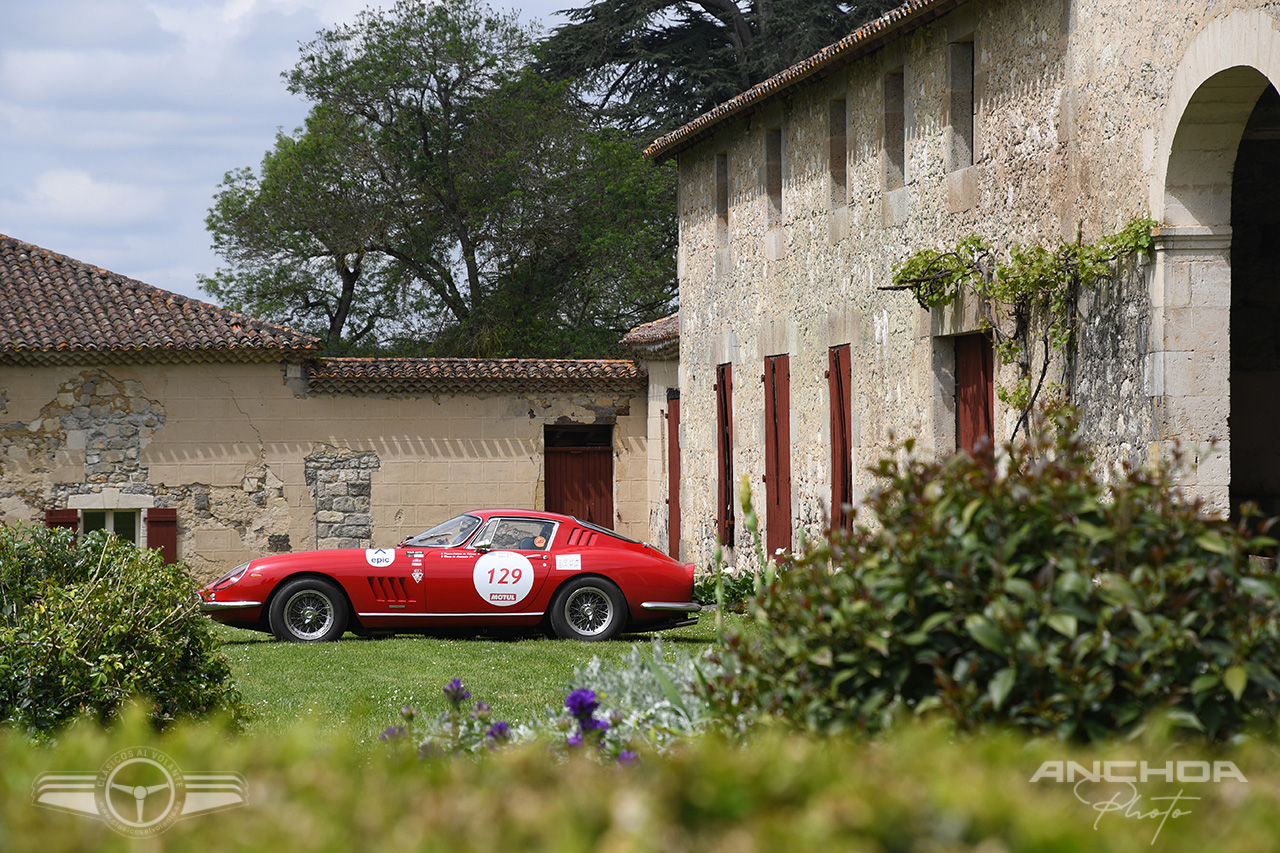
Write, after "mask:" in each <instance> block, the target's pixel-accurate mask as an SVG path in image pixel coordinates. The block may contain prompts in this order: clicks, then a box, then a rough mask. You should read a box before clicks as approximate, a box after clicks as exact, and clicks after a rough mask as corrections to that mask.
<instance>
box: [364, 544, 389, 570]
mask: <svg viewBox="0 0 1280 853" xmlns="http://www.w3.org/2000/svg"><path fill="white" fill-rule="evenodd" d="M364 558H365V560H366V561H367V562H368V563H369V565H371V566H373V567H374V568H377V569H380V568H382V567H383V566H389V565H391V564H392V563H394V562H395V561H396V552H395V549H393V548H366V549H365V552H364Z"/></svg>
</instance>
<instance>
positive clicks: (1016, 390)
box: [883, 216, 1156, 436]
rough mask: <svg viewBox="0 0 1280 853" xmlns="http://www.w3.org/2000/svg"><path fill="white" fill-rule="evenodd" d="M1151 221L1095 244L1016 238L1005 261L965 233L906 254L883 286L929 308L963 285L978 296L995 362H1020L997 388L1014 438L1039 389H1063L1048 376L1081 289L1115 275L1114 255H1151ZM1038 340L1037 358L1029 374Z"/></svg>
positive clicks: (1070, 332)
mask: <svg viewBox="0 0 1280 853" xmlns="http://www.w3.org/2000/svg"><path fill="white" fill-rule="evenodd" d="M1155 224H1156V223H1155V222H1154V221H1153V220H1152V219H1150V218H1149V217H1147V216H1138V217H1135V218H1133V219H1131V220H1130V221H1129V222H1128V223H1127V224H1126V225H1125V226H1124V227H1123V228H1121V229H1120V230H1119V231H1117V232H1116V233H1114V234H1108V235H1107V236H1105V237H1102V238H1100V239H1099V240H1097V241H1096V242H1093V243H1086V242H1084V239H1083V237H1082V235H1081V233H1080V230H1079V229H1077V231H1076V238H1075V240H1074V241H1071V242H1068V241H1066V240H1062V239H1059V240H1058V242H1057V243H1056V244H1055V245H1052V246H1044V245H1041V244H1039V243H1030V244H1025V245H1016V244H1015V245H1012V246H1010V247H1009V248H1008V250H1007V260H1004V261H998V260H997V258H996V252H995V249H994V248H993V246H992V245H991V243H990V242H989V241H987V240H986V239H984V238H983V237H979V236H976V235H970V236H968V237H965V238H964V239H962V240H960V241H959V242H957V243H956V244H955V246H953V247H951V248H949V249H942V250H935V249H923V250H921V251H919V252H916V253H915V254H913V255H911V256H910V257H908V258H907V259H906V260H905V261H904V262H903V263H902V264H901V265H899V266H898V267H897V268H896V269H895V270H894V273H893V284H892V285H890V286H888V287H886V288H883V289H886V290H910V291H911V292H912V294H913V295H914V296H915V298H916V301H917V302H919V303H920V304H921V305H922V306H924V307H926V308H936V307H939V306H943V305H951V304H952V303H954V302H955V301H956V300H957V299H959V298H960V297H961V296H962V295H963V294H964V292H965V291H969V292H970V293H972V294H974V295H975V296H977V297H978V304H979V306H980V308H979V310H980V312H981V324H982V330H983V331H985V332H988V333H990V334H991V336H992V340H993V344H994V348H995V352H996V355H997V356H998V357H999V359H1000V362H1001V363H1002V364H1016V365H1017V366H1018V380H1017V382H1015V383H1014V384H1013V385H1012V386H1004V385H1001V386H999V387H997V389H996V394H997V396H998V397H999V398H1000V399H1001V401H1003V402H1004V403H1006V404H1007V405H1009V406H1012V407H1014V408H1016V409H1017V410H1018V411H1019V412H1020V416H1019V419H1018V423H1017V424H1016V425H1015V426H1014V429H1013V435H1014V436H1017V434H1018V431H1019V430H1020V429H1026V426H1027V420H1028V417H1029V414H1030V412H1031V410H1032V409H1033V408H1034V407H1035V405H1036V403H1037V401H1038V400H1039V398H1040V396H1041V394H1042V393H1043V392H1045V391H1046V390H1050V391H1052V390H1057V391H1061V390H1062V389H1061V388H1060V387H1057V386H1055V385H1053V384H1049V383H1047V382H1046V379H1047V377H1048V373H1049V366H1050V364H1051V363H1052V356H1053V354H1055V353H1066V354H1067V355H1068V357H1069V358H1073V357H1074V350H1075V347H1074V344H1075V336H1076V328H1077V325H1078V323H1079V314H1078V311H1077V308H1076V305H1077V300H1078V297H1079V294H1080V292H1081V290H1082V289H1087V288H1092V287H1094V286H1095V285H1096V284H1097V283H1098V282H1099V281H1101V280H1103V279H1109V278H1113V277H1114V276H1115V274H1116V270H1115V264H1116V261H1117V260H1118V259H1119V258H1121V257H1124V256H1126V255H1134V254H1139V253H1141V254H1147V253H1149V252H1150V251H1151V248H1152V240H1151V229H1152V228H1153V227H1155ZM1037 346H1039V348H1040V349H1041V357H1040V364H1039V370H1038V375H1036V376H1035V377H1034V380H1033V376H1032V373H1033V355H1034V350H1035V348H1036V347H1037Z"/></svg>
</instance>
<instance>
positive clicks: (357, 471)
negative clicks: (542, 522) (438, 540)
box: [0, 364, 652, 578]
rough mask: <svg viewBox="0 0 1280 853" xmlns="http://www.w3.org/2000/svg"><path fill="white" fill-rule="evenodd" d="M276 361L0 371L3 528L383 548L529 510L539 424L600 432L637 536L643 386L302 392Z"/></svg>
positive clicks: (221, 556) (625, 522) (202, 570)
mask: <svg viewBox="0 0 1280 853" xmlns="http://www.w3.org/2000/svg"><path fill="white" fill-rule="evenodd" d="M303 388H304V386H302V385H301V384H300V383H299V381H298V380H297V379H296V378H287V377H286V370H285V368H284V367H283V366H282V365H279V364H190V365H111V366H102V367H93V368H85V367H74V366H67V367H13V366H4V367H0V389H2V391H0V521H6V522H10V521H21V522H26V523H37V522H40V521H42V520H43V513H44V510H45V509H48V508H55V507H56V508H62V507H71V508H96V509H133V508H143V509H145V508H148V507H170V508H174V509H176V510H177V511H178V555H179V557H180V558H181V559H183V560H186V561H187V562H188V563H189V564H190V565H191V567H192V569H193V571H194V572H195V574H196V575H198V576H199V577H202V578H208V577H211V576H216V575H217V574H219V573H221V572H222V571H225V570H226V569H227V568H229V567H230V566H233V565H235V564H236V563H238V562H242V561H243V560H246V559H249V558H250V557H253V556H256V555H259V554H263V553H268V552H273V551H287V550H304V549H307V548H317V547H333V546H340V545H343V546H345V545H358V546H363V545H387V544H395V543H396V542H399V541H401V539H403V538H404V537H405V536H408V535H411V534H414V533H418V532H420V531H422V530H424V529H426V528H427V527H429V526H431V525H432V524H435V523H436V522H438V521H441V520H443V519H444V518H447V517H449V516H451V515H453V514H456V513H459V512H462V511H465V510H467V509H473V508H479V507H484V506H495V505H501V506H512V507H529V508H539V507H541V506H542V501H543V462H542V460H543V428H544V426H546V425H548V424H564V423H582V424H595V423H611V424H613V425H614V428H613V434H614V482H615V498H614V507H615V516H616V518H615V526H616V528H617V529H618V530H619V532H622V533H624V534H627V535H629V536H633V537H636V538H649V537H650V531H649V520H650V510H649V504H648V501H649V499H650V494H649V492H650V484H649V479H650V478H651V476H652V472H649V471H648V468H647V466H648V462H647V443H648V436H647V429H648V425H647V420H648V412H647V401H646V399H645V397H644V396H643V395H640V396H637V397H635V398H629V397H627V396H625V395H614V394H608V393H601V394H580V395H565V396H555V395H546V394H502V395H499V394H493V395H484V394H474V395H448V394H441V395H436V396H405V397H388V396H385V395H383V396H364V397H357V396H349V395H312V396H307V395H305V394H303V393H301V391H302V390H303Z"/></svg>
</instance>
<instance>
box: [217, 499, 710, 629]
mask: <svg viewBox="0 0 1280 853" xmlns="http://www.w3.org/2000/svg"><path fill="white" fill-rule="evenodd" d="M200 596H201V598H202V599H203V608H204V610H205V612H207V613H208V614H209V615H210V616H211V617H212V618H214V619H215V620H217V621H219V622H223V623H225V624H227V625H235V626H237V627H240V628H251V629H254V630H258V631H270V632H271V633H273V634H275V635H276V636H277V637H279V638H280V639H281V640H289V641H294V642H316V641H320V640H336V639H337V638H338V637H341V636H342V634H343V632H344V631H347V630H351V631H354V632H356V633H357V634H380V633H392V632H396V631H429V630H432V629H439V628H448V627H457V626H465V627H477V628H483V627H494V626H525V627H535V626H545V625H549V626H550V628H551V630H552V631H553V632H554V633H555V634H556V635H557V636H560V637H564V638H572V639H578V640H608V639H610V638H612V637H616V636H617V635H618V634H620V633H621V632H622V631H623V630H633V631H652V630H656V629H660V628H670V627H674V626H677V625H685V624H689V623H691V622H692V621H694V616H693V614H694V613H695V612H696V611H697V610H699V609H700V608H699V606H698V605H697V604H696V603H695V602H694V601H693V600H692V598H693V564H692V563H680V562H677V561H675V560H673V559H671V558H670V557H668V556H667V555H666V554H663V553H661V552H659V551H656V550H654V548H653V547H652V546H650V545H647V544H644V543H642V542H636V541H635V540H633V539H628V538H626V537H625V536H621V535H619V534H617V533H614V532H613V531H612V530H606V529H605V528H603V527H598V526H596V525H594V524H590V523H588V522H585V521H579V520H578V519H576V518H573V517H571V516H567V515H556V514H554V513H548V512H532V511H529V510H495V509H490V510H477V511H475V512H468V513H464V514H463V515H460V516H458V517H457V518H451V519H449V520H448V521H446V522H444V523H443V524H439V525H437V526H435V527H433V528H431V529H430V530H428V531H426V532H425V533H420V534H418V535H417V536H412V537H410V538H408V539H406V540H405V541H403V542H401V543H400V544H399V545H397V546H396V547H395V548H367V549H366V548H340V549H335V550H328V551H304V552H299V553H296V554H273V555H271V556H268V557H259V558H257V559H256V560H250V561H249V562H247V563H244V564H242V565H239V566H236V567H235V568H234V569H232V570H231V571H229V572H227V573H226V574H225V575H223V576H222V577H221V578H219V579H218V580H216V581H214V582H213V583H211V584H209V586H207V587H205V588H204V589H203V590H201V591H200Z"/></svg>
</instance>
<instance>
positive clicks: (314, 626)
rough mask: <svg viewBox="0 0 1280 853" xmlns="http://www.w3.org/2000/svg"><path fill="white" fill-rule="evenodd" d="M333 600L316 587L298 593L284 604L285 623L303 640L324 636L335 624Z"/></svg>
mask: <svg viewBox="0 0 1280 853" xmlns="http://www.w3.org/2000/svg"><path fill="white" fill-rule="evenodd" d="M333 617H334V613H333V602H332V601H330V600H329V598H328V596H326V595H324V594H323V593H321V592H317V591H316V590H314V589H306V590H303V591H302V592H299V593H296V594H295V595H293V597H291V598H290V599H289V600H288V601H287V602H285V605H284V618H285V623H286V624H287V625H288V626H289V630H290V631H291V632H292V633H293V635H294V636H296V637H297V638H298V639H301V640H316V639H319V638H320V637H323V636H324V634H325V632H326V631H328V630H329V628H331V627H332V626H333Z"/></svg>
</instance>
